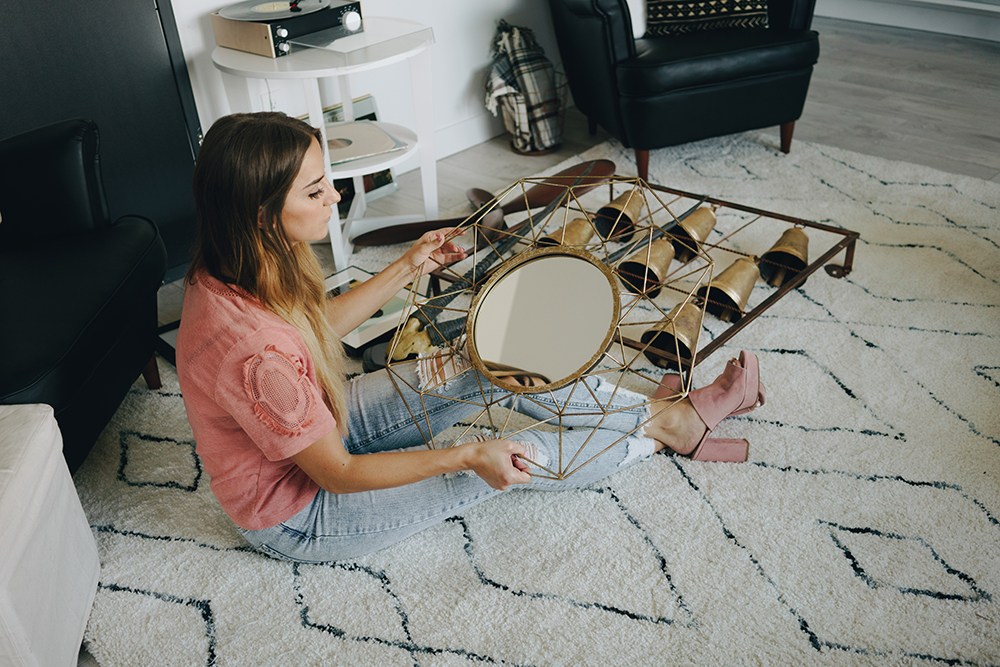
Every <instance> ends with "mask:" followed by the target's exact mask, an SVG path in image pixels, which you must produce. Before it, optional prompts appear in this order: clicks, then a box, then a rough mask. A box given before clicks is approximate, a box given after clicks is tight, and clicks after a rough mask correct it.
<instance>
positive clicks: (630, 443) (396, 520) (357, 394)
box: [240, 364, 654, 563]
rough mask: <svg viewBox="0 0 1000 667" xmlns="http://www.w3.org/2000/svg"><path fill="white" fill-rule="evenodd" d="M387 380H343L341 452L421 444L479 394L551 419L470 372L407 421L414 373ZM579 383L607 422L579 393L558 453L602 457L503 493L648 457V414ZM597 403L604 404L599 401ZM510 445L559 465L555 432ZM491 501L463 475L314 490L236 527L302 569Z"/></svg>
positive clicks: (459, 416) (569, 484) (384, 374)
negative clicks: (296, 507) (277, 514)
mask: <svg viewBox="0 0 1000 667" xmlns="http://www.w3.org/2000/svg"><path fill="white" fill-rule="evenodd" d="M394 372H395V373H396V375H397V376H400V377H401V378H402V379H403V380H404V382H399V381H398V380H397V381H396V384H395V385H394V383H393V379H392V378H390V376H389V373H388V371H385V370H381V371H377V372H374V373H368V374H365V375H361V376H358V377H356V378H354V379H353V380H352V381H351V382H350V395H349V412H350V415H351V417H350V435H349V436H348V437H347V438H346V439H345V441H344V446H345V447H346V448H347V450H348V451H349V452H350V453H351V454H368V453H372V452H383V451H389V450H397V449H405V448H409V447H414V446H423V445H424V444H425V440H424V437H423V435H422V434H421V429H424V430H425V431H426V429H427V428H428V427H429V428H430V429H431V431H432V432H433V433H439V432H441V431H443V430H445V429H447V428H449V427H451V426H453V425H454V424H457V423H460V422H462V421H463V420H466V419H470V418H474V416H475V415H476V414H477V413H478V412H479V409H477V408H475V407H474V406H471V405H469V404H467V403H464V402H463V401H471V400H473V399H478V397H479V396H481V387H489V388H491V389H492V390H494V391H496V392H499V395H501V396H504V405H505V407H510V408H511V409H513V410H516V411H518V412H521V413H523V414H525V415H527V416H529V417H531V418H532V419H536V420H541V419H545V418H547V417H551V413H550V412H548V411H547V410H545V407H544V405H543V406H539V405H536V404H535V403H534V401H538V402H540V403H543V404H544V403H548V402H549V401H551V398H550V395H549V394H547V393H546V394H533V395H532V400H527V399H524V398H521V397H519V396H518V395H516V394H512V393H511V392H505V391H503V390H501V389H499V388H497V387H494V386H493V385H491V384H490V383H489V382H488V381H487V380H486V379H485V378H484V377H483V376H481V375H478V374H477V373H476V371H475V370H474V369H471V368H470V369H468V370H466V371H465V372H463V373H461V374H459V375H458V376H456V377H453V378H451V379H450V380H448V382H447V383H446V384H445V385H443V387H439V388H438V389H435V391H434V394H440V395H441V396H442V397H440V398H439V397H436V396H430V395H426V394H425V396H424V397H423V403H424V406H425V410H426V417H424V415H423V413H418V414H417V419H416V420H415V419H414V416H413V415H411V413H410V410H408V409H407V408H406V405H407V404H408V405H411V406H412V405H419V404H420V398H419V396H418V394H416V393H415V392H412V389H410V387H413V386H418V384H417V383H418V379H417V377H416V371H415V365H410V364H405V365H402V366H400V367H394ZM404 374H411V375H412V377H410V376H408V375H404ZM588 383H589V384H590V386H591V387H592V388H593V389H594V391H595V392H604V394H603V395H602V402H603V403H604V406H605V410H606V411H607V413H608V414H606V415H605V414H603V413H602V411H601V410H600V408H599V407H598V406H597V405H596V404H595V403H594V401H593V399H592V398H591V397H590V392H588V391H586V390H584V388H583V387H578V388H577V389H576V391H575V392H574V393H573V396H572V399H573V400H572V401H570V402H569V403H568V405H567V408H566V410H565V411H564V415H565V414H566V413H573V412H578V413H579V414H577V415H573V414H570V415H568V416H564V417H563V426H565V427H571V428H570V429H569V430H565V429H564V430H563V433H562V446H563V451H564V452H567V451H569V452H573V453H576V452H577V450H580V451H579V453H578V454H577V455H576V461H578V462H584V461H587V460H588V459H590V458H591V457H592V456H595V455H596V454H598V453H600V452H602V451H603V450H605V449H607V451H604V452H603V453H601V454H600V455H599V456H596V458H594V459H593V460H592V461H590V462H589V463H588V464H587V465H585V466H583V467H582V468H580V469H579V470H578V471H576V472H574V473H573V474H571V475H570V476H569V477H567V478H566V479H562V480H557V479H545V478H542V477H539V476H535V477H533V478H532V481H531V483H530V484H524V485H516V486H514V487H512V489H511V490H512V491H513V490H514V489H517V490H525V491H532V490H535V491H555V490H560V489H569V488H578V487H582V486H586V485H588V484H591V483H593V482H596V481H598V480H600V479H603V478H605V477H607V476H608V475H610V474H612V473H614V472H617V471H619V470H621V469H622V468H623V467H625V466H627V465H630V464H632V463H634V462H637V461H640V460H643V459H645V458H648V457H649V456H650V455H651V454H652V453H653V447H654V443H653V441H652V440H650V439H648V438H645V437H643V436H641V435H640V433H641V429H640V428H639V427H640V426H641V425H642V424H643V423H644V422H645V421H646V420H647V419H648V418H649V409H648V407H647V406H646V405H645V404H643V402H642V397H637V396H636V394H633V393H631V392H625V393H623V394H621V395H620V397H619V396H618V395H616V396H615V397H610V395H609V394H608V393H607V392H609V391H610V389H611V385H609V384H607V383H606V382H601V381H599V380H597V379H595V378H590V379H589V380H588ZM407 385H408V386H407ZM396 386H398V387H399V391H404V392H412V395H407V396H405V397H401V395H400V393H399V392H398V391H397V389H396ZM569 391H570V387H565V388H563V389H558V390H556V391H554V392H552V394H554V398H556V400H560V399H561V401H560V403H564V402H565V401H566V398H565V397H566V393H567V392H569ZM599 395H601V394H599ZM605 397H607V398H608V400H604V399H605ZM404 398H405V403H404ZM637 399H638V400H637ZM479 400H481V399H479ZM637 429H638V431H637ZM633 431H636V434H635V435H631V436H627V437H626V435H625V434H628V433H632V432H633ZM512 439H516V440H518V441H521V442H525V443H528V444H530V445H534V446H535V447H537V449H538V452H537V453H538V459H536V461H537V462H539V463H541V462H542V461H543V460H547V461H549V462H551V463H555V462H556V461H557V460H558V457H559V434H557V433H555V432H551V431H546V430H538V429H531V430H526V431H522V432H520V433H518V434H517V435H516V436H515V437H514V438H512ZM609 447H610V448H609ZM499 493H502V492H501V491H497V490H495V489H493V488H491V487H490V486H489V485H487V484H486V483H485V482H484V481H482V479H480V478H479V477H478V476H477V475H475V474H471V473H469V474H464V473H463V474H451V475H442V476H437V477H432V478H430V479H426V480H423V481H420V482H416V483H414V484H408V485H406V486H402V487H397V488H393V489H380V490H377V491H363V492H359V493H345V494H334V493H328V492H326V491H323V490H320V491H319V493H317V494H316V498H315V499H314V500H313V501H312V503H311V504H309V505H308V506H306V507H305V508H303V509H302V510H301V511H299V512H298V513H297V514H296V515H295V516H293V517H291V518H290V519H288V520H287V521H283V522H282V523H279V524H278V525H276V526H272V527H270V528H265V529H262V530H243V529H241V530H240V532H241V533H243V536H244V537H245V538H246V540H247V541H248V542H249V543H250V544H251V545H252V546H254V547H255V548H257V549H258V550H260V551H262V552H263V553H266V554H268V555H270V556H274V557H276V558H281V559H285V560H291V561H297V562H305V563H318V562H329V561H336V560H342V559H346V558H355V557H357V556H362V555H364V554H368V553H372V552H374V551H378V550H379V549H383V548H385V547H387V546H389V545H391V544H394V543H396V542H399V541H400V540H402V539H404V538H406V537H409V536H410V535H413V534H414V533H416V532H418V531H421V530H423V529H425V528H428V527H430V526H433V525H435V524H438V523H441V522H442V521H444V520H445V519H448V518H449V517H452V516H456V515H458V514H461V513H462V512H464V511H465V510H467V509H469V508H470V507H472V506H474V505H477V504H478V503H481V502H482V501H484V500H486V499H487V498H490V497H492V496H495V495H497V494H499Z"/></svg>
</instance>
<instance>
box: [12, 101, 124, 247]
mask: <svg viewBox="0 0 1000 667" xmlns="http://www.w3.org/2000/svg"><path fill="white" fill-rule="evenodd" d="M98 143H99V135H98V130H97V125H96V124H95V123H93V122H92V121H88V120H81V119H72V120H66V121H62V122H59V123H55V124H52V125H47V126H45V127H40V128H37V129H35V130H31V131H29V132H25V133H23V134H19V135H16V136H14V137H10V138H7V139H4V140H3V141H0V243H4V244H8V243H18V242H24V241H37V240H44V239H49V238H54V237H59V236H64V235H66V234H71V233H78V232H81V231H86V230H90V229H95V228H98V227H103V226H106V225H108V224H109V222H110V221H109V219H108V206H107V200H106V198H105V195H104V188H103V185H102V181H101V172H100V160H99V157H98Z"/></svg>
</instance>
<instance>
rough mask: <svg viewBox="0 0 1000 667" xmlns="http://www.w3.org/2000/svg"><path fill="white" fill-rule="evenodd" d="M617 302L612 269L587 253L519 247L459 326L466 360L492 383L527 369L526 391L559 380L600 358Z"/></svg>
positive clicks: (564, 380)
mask: <svg viewBox="0 0 1000 667" xmlns="http://www.w3.org/2000/svg"><path fill="white" fill-rule="evenodd" d="M619 308H620V304H619V298H618V288H617V285H616V284H615V282H614V280H613V274H612V273H611V271H610V269H608V267H606V266H605V265H604V264H602V263H600V262H599V261H597V260H596V259H595V258H594V257H593V256H592V255H590V254H589V253H587V252H585V251H582V250H576V249H571V248H543V249H536V250H531V251H528V252H525V253H523V254H522V255H518V256H517V257H514V258H512V259H510V260H508V261H507V263H506V264H505V265H504V266H502V267H501V268H500V269H499V270H498V271H497V272H496V274H494V275H493V276H492V277H491V278H490V279H489V280H488V281H487V283H486V284H485V285H484V286H483V289H482V291H481V292H480V293H479V294H478V295H477V297H476V299H475V301H474V302H473V305H472V308H471V309H470V313H469V326H468V328H467V331H468V332H469V344H470V345H469V346H470V351H471V356H472V359H473V363H475V364H476V366H477V367H478V368H479V370H480V371H482V372H484V373H485V374H486V375H487V376H489V377H490V378H491V380H492V381H494V382H495V383H497V384H501V382H500V380H502V379H503V378H510V377H513V378H520V377H522V376H524V375H530V376H532V377H533V378H534V380H533V382H532V384H533V385H534V386H529V387H524V389H526V390H537V389H538V388H540V387H541V388H544V389H554V388H556V387H559V386H562V385H564V384H567V383H569V382H571V381H572V380H574V379H575V378H576V377H578V376H579V375H580V374H581V373H583V372H586V371H587V370H589V369H590V368H591V367H592V366H593V365H594V364H595V363H596V362H597V361H598V360H599V359H600V357H601V355H602V354H603V353H604V351H605V350H606V349H607V346H608V344H609V343H610V341H611V337H612V335H613V334H614V331H615V325H616V324H617V322H618V315H619ZM502 384H503V386H508V387H509V386H510V384H509V382H502ZM522 384H523V382H522Z"/></svg>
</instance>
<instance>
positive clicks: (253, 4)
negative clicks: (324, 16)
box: [219, 0, 330, 21]
mask: <svg viewBox="0 0 1000 667" xmlns="http://www.w3.org/2000/svg"><path fill="white" fill-rule="evenodd" d="M329 6H330V0H298V1H295V0H292V1H289V0H284V2H280V1H278V2H267V1H266V0H249V1H248V2H240V3H237V4H235V5H229V6H228V7H223V8H222V9H220V10H219V16H221V17H222V18H226V19H232V20H234V21H274V20H279V19H288V18H292V17H294V16H302V15H303V14H311V13H313V12H315V11H319V10H320V9H326V8H327V7H329Z"/></svg>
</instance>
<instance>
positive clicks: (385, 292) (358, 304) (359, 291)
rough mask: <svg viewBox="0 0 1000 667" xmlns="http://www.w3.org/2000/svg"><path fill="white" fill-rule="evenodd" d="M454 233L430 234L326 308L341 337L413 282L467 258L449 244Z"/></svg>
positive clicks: (333, 300)
mask: <svg viewBox="0 0 1000 667" xmlns="http://www.w3.org/2000/svg"><path fill="white" fill-rule="evenodd" d="M451 231H452V229H439V230H436V231H433V232H427V233H426V234H424V235H423V236H421V237H420V239H418V240H417V241H416V242H414V244H413V245H412V246H411V247H410V249H409V250H407V251H406V253H405V254H404V255H403V256H402V257H400V258H399V259H397V260H396V261H394V262H393V263H392V264H390V265H389V266H387V267H386V268H385V269H383V270H382V271H380V272H379V273H377V274H376V275H374V276H372V277H371V278H369V279H368V280H366V281H364V282H363V283H361V284H360V285H358V286H357V287H354V288H353V289H351V290H349V291H347V292H345V293H344V294H341V295H339V296H336V297H334V298H332V299H330V300H329V301H328V302H327V304H326V316H327V319H328V320H329V321H330V325H331V326H332V327H333V330H334V331H335V332H336V333H337V334H338V335H340V336H343V335H346V334H348V333H350V332H351V331H353V330H354V329H355V328H357V327H358V326H359V325H361V324H362V323H363V322H364V321H365V320H367V319H368V318H369V317H371V316H372V315H373V314H375V312H377V311H378V309H379V308H381V307H382V306H384V305H385V304H386V302H388V301H389V299H391V298H392V297H393V296H394V295H395V294H396V293H397V292H399V290H401V289H403V288H404V287H405V286H406V285H407V284H409V283H410V282H411V281H413V280H416V279H417V278H418V277H420V276H421V275H423V274H425V273H430V272H431V271H433V270H434V269H435V268H437V267H438V266H441V265H442V264H447V263H450V262H453V261H456V260H459V259H462V258H464V257H465V250H464V249H462V248H460V247H459V246H456V245H455V244H453V243H451V242H450V241H448V240H447V238H448V235H449V233H450V232H451Z"/></svg>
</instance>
